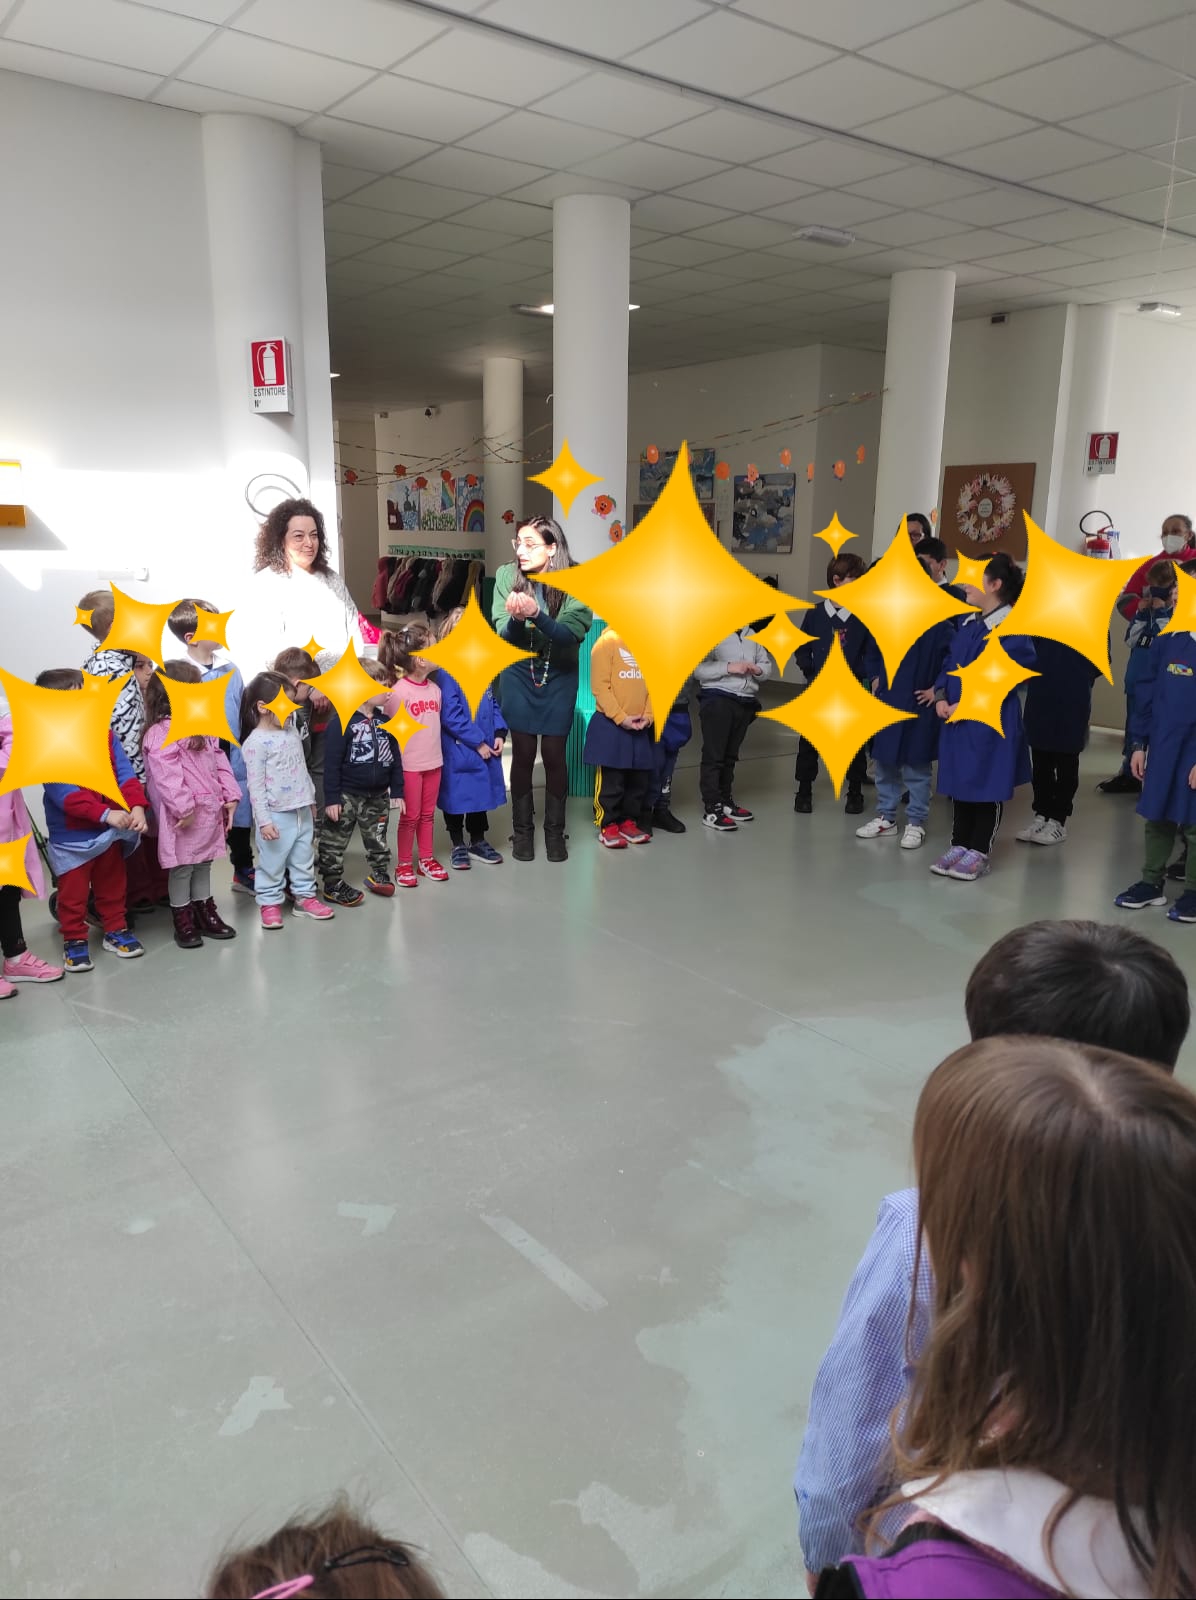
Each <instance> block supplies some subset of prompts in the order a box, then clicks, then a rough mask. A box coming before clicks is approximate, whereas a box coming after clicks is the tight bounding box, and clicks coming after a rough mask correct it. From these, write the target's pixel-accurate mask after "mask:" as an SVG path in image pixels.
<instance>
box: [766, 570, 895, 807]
mask: <svg viewBox="0 0 1196 1600" xmlns="http://www.w3.org/2000/svg"><path fill="white" fill-rule="evenodd" d="M907 542H908V541H907ZM762 715H764V716H765V717H768V718H769V719H770V721H772V722H780V723H782V724H783V725H784V726H785V727H786V728H792V730H793V732H794V733H797V734H801V735H802V737H803V738H806V739H808V740H809V741H810V743H811V744H812V745H813V746H814V748H815V749H816V750H817V751H818V754H819V755H820V756H821V757H822V760H823V763H824V765H825V766H826V770H827V774H828V776H829V777H830V780H831V783H832V784H833V785H834V790H835V795H836V797H838V795H839V794H840V793H841V792H842V789H843V780H844V778H846V776H847V769H848V767H849V766H850V765H851V763H852V761H853V759H854V758H855V755H856V753H857V751H859V750H861V749H862V748H863V746H864V745H865V744H867V742H868V740H869V739H871V738H874V737H875V735H876V734H878V733H879V732H880V731H881V729H882V728H891V727H892V726H893V724H894V723H895V722H910V721H912V720H913V717H914V713H913V712H912V711H894V710H892V708H891V707H889V706H887V705H885V703H884V701H883V700H876V699H874V698H873V696H872V695H870V694H869V693H868V691H867V689H865V688H864V686H863V684H862V683H861V682H860V681H859V679H858V678H857V677H856V676H855V674H854V673H853V672H852V670H851V668H850V667H849V666H848V665H847V661H846V658H845V657H844V655H843V647H842V645H841V644H840V643H839V636H838V634H835V635H833V637H832V639H831V649H830V654H829V655H828V656H827V658H826V662H825V664H824V666H823V668H822V671H821V672H820V673H819V674H818V676H817V677H816V678H815V679H814V681H813V683H812V684H811V685H810V687H809V688H808V689H806V690H804V691H803V692H802V693H801V694H799V695H798V696H797V698H796V699H794V700H789V701H787V702H786V703H785V704H784V705H783V706H778V707H777V708H776V710H775V711H765V712H763V713H762Z"/></svg>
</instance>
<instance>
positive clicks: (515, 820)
mask: <svg viewBox="0 0 1196 1600" xmlns="http://www.w3.org/2000/svg"><path fill="white" fill-rule="evenodd" d="M511 857H512V859H513V860H515V861H534V860H535V859H536V806H535V802H534V801H533V799H532V795H531V790H530V789H529V790H528V792H527V794H513V795H512V796H511Z"/></svg>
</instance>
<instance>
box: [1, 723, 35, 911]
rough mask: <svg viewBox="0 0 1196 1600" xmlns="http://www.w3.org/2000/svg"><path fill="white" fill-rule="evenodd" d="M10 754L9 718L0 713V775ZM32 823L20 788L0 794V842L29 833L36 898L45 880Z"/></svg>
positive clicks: (27, 856)
mask: <svg viewBox="0 0 1196 1600" xmlns="http://www.w3.org/2000/svg"><path fill="white" fill-rule="evenodd" d="M11 755H12V718H11V717H0V777H2V776H3V775H4V773H5V772H7V770H8V762H9V757H10V756H11ZM32 830H33V824H32V823H31V822H30V820H29V812H28V811H27V810H26V808H25V798H24V796H23V795H22V793H21V791H20V790H19V789H15V790H13V792H12V793H11V794H0V844H11V843H12V842H13V840H14V839H19V838H21V837H22V835H23V834H26V833H27V834H29V843H28V844H27V845H26V846H25V872H26V874H27V875H28V878H29V882H30V883H31V884H32V885H33V893H34V895H36V896H37V897H38V898H39V899H40V897H41V896H42V895H44V894H45V892H46V880H45V876H44V875H43V873H42V858H41V856H40V855H38V853H37V846H36V845H35V844H34V842H33V831H32ZM21 895H22V897H23V898H24V899H26V900H28V899H29V898H30V894H29V890H28V889H22V891H21Z"/></svg>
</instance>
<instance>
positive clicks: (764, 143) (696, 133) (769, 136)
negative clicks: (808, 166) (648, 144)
mask: <svg viewBox="0 0 1196 1600" xmlns="http://www.w3.org/2000/svg"><path fill="white" fill-rule="evenodd" d="M658 142H659V143H660V144H667V145H671V146H672V147H673V148H674V149H677V150H690V151H692V152H693V154H694V155H701V156H712V157H713V158H714V159H715V160H716V161H758V160H760V159H761V158H763V157H765V156H775V155H777V154H778V153H779V152H780V151H782V150H792V149H793V147H794V146H795V145H797V144H801V143H804V142H805V141H804V140H803V139H802V136H801V135H800V134H797V133H795V132H794V130H793V129H792V128H786V127H782V126H781V125H780V124H779V123H777V122H775V121H773V120H772V119H770V118H769V117H765V116H760V115H758V114H757V115H753V114H752V113H750V112H746V111H745V112H738V111H723V110H718V111H708V112H707V113H706V115H705V116H704V117H695V118H694V119H693V121H692V122H683V123H682V124H681V125H680V127H677V128H668V129H666V130H665V131H664V132H663V133H662V134H660V135H658Z"/></svg>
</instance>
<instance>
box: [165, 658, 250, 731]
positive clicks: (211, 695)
mask: <svg viewBox="0 0 1196 1600" xmlns="http://www.w3.org/2000/svg"><path fill="white" fill-rule="evenodd" d="M157 677H158V678H159V679H160V680H161V683H162V687H163V688H164V689H165V690H166V693H167V695H168V696H169V697H170V737H169V738H168V739H167V740H165V742H164V745H163V748H165V746H166V745H168V744H176V743H177V742H178V741H179V740H180V739H190V738H191V737H192V735H193V734H204V735H207V736H208V737H210V738H213V739H231V740H232V742H233V744H240V742H241V741H240V739H239V738H238V737H237V734H239V733H240V731H241V730H240V729H239V728H238V729H236V730H235V731H234V730H233V729H232V728H230V727H229V725H228V713H227V710H226V706H225V703H226V700H227V697H228V678H227V677H223V678H209V679H208V681H207V682H206V683H180V682H179V681H178V680H177V679H176V678H167V677H165V676H164V674H162V673H161V672H159V673H158V674H157Z"/></svg>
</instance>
